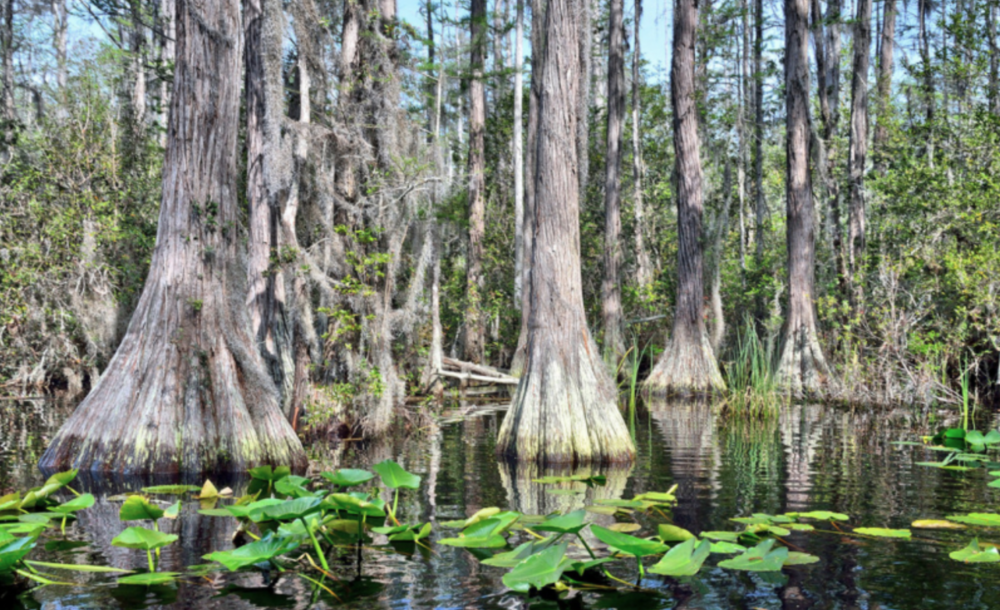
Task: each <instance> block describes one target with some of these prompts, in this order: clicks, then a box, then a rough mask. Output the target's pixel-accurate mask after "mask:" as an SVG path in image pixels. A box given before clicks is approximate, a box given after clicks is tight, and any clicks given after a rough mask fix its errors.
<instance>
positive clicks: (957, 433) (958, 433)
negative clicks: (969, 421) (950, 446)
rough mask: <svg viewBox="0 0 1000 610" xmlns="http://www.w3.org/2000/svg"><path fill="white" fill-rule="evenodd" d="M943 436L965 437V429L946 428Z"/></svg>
mask: <svg viewBox="0 0 1000 610" xmlns="http://www.w3.org/2000/svg"><path fill="white" fill-rule="evenodd" d="M944 437H945V438H965V430H963V429H961V428H948V429H947V430H945V431H944Z"/></svg>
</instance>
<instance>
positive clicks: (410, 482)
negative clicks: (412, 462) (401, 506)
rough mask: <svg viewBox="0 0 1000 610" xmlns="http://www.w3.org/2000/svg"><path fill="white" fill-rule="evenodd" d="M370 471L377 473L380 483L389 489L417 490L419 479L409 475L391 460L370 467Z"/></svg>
mask: <svg viewBox="0 0 1000 610" xmlns="http://www.w3.org/2000/svg"><path fill="white" fill-rule="evenodd" d="M372 470H374V471H375V472H377V473H378V476H379V477H380V478H381V479H382V483H383V484H384V485H385V486H386V487H388V488H389V489H400V488H403V489H419V488H420V477H419V476H417V475H415V474H411V473H409V472H407V471H406V470H404V469H403V467H402V466H400V465H399V464H397V463H396V462H394V461H392V460H385V461H382V462H379V463H378V464H375V465H374V466H372Z"/></svg>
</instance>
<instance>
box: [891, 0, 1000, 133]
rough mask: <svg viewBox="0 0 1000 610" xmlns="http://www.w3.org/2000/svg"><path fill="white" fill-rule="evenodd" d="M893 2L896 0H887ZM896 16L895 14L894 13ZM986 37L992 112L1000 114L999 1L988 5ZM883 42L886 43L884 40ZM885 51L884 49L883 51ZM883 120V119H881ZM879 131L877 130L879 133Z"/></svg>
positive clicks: (989, 98)
mask: <svg viewBox="0 0 1000 610" xmlns="http://www.w3.org/2000/svg"><path fill="white" fill-rule="evenodd" d="M887 1H888V2H893V1H894V0H887ZM894 16H895V15H894ZM986 37H987V43H988V45H989V49H990V77H989V87H988V90H987V99H988V101H989V105H990V106H989V107H990V112H992V113H993V114H1000V46H998V45H997V2H996V0H991V1H990V2H989V3H988V4H987V6H986ZM882 44H885V41H884V40H883V42H882ZM883 53H884V51H883ZM889 59H890V63H889V67H890V71H889V73H890V75H891V74H892V70H891V68H892V62H891V60H892V51H889ZM880 122H881V121H880ZM877 133H878V132H876V134H877Z"/></svg>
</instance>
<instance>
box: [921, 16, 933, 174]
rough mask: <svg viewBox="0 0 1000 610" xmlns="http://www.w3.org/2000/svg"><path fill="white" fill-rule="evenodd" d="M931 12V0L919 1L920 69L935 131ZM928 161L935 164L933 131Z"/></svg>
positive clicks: (928, 117) (927, 112) (930, 123)
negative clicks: (929, 25)
mask: <svg viewBox="0 0 1000 610" xmlns="http://www.w3.org/2000/svg"><path fill="white" fill-rule="evenodd" d="M930 12H931V0H919V2H918V4H917V13H918V16H919V19H920V24H919V29H918V32H917V37H918V41H919V44H920V64H921V65H920V68H921V70H922V71H923V81H924V82H923V89H924V91H923V93H924V104H925V107H924V110H925V117H926V124H927V128H928V130H931V129H933V123H934V74H933V72H932V71H931V42H930V33H929V32H928V31H927V19H928V17H929V16H930ZM927 159H928V162H929V163H930V164H931V165H933V164H934V134H933V133H932V132H931V131H928V133H927Z"/></svg>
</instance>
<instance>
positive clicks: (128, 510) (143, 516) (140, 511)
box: [118, 496, 163, 521]
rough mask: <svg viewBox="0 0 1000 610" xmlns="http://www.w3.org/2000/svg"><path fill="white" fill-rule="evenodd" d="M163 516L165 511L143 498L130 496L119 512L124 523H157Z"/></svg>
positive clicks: (119, 516)
mask: <svg viewBox="0 0 1000 610" xmlns="http://www.w3.org/2000/svg"><path fill="white" fill-rule="evenodd" d="M162 516H163V509H162V508H160V507H159V506H156V505H155V504H153V503H151V502H150V501H149V500H147V499H146V498H145V497H143V496H129V497H128V499H127V500H125V503H124V504H122V508H121V510H120V511H118V518H119V519H121V520H122V521H143V520H147V519H148V520H150V521H156V520H157V519H159V518H160V517H162Z"/></svg>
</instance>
